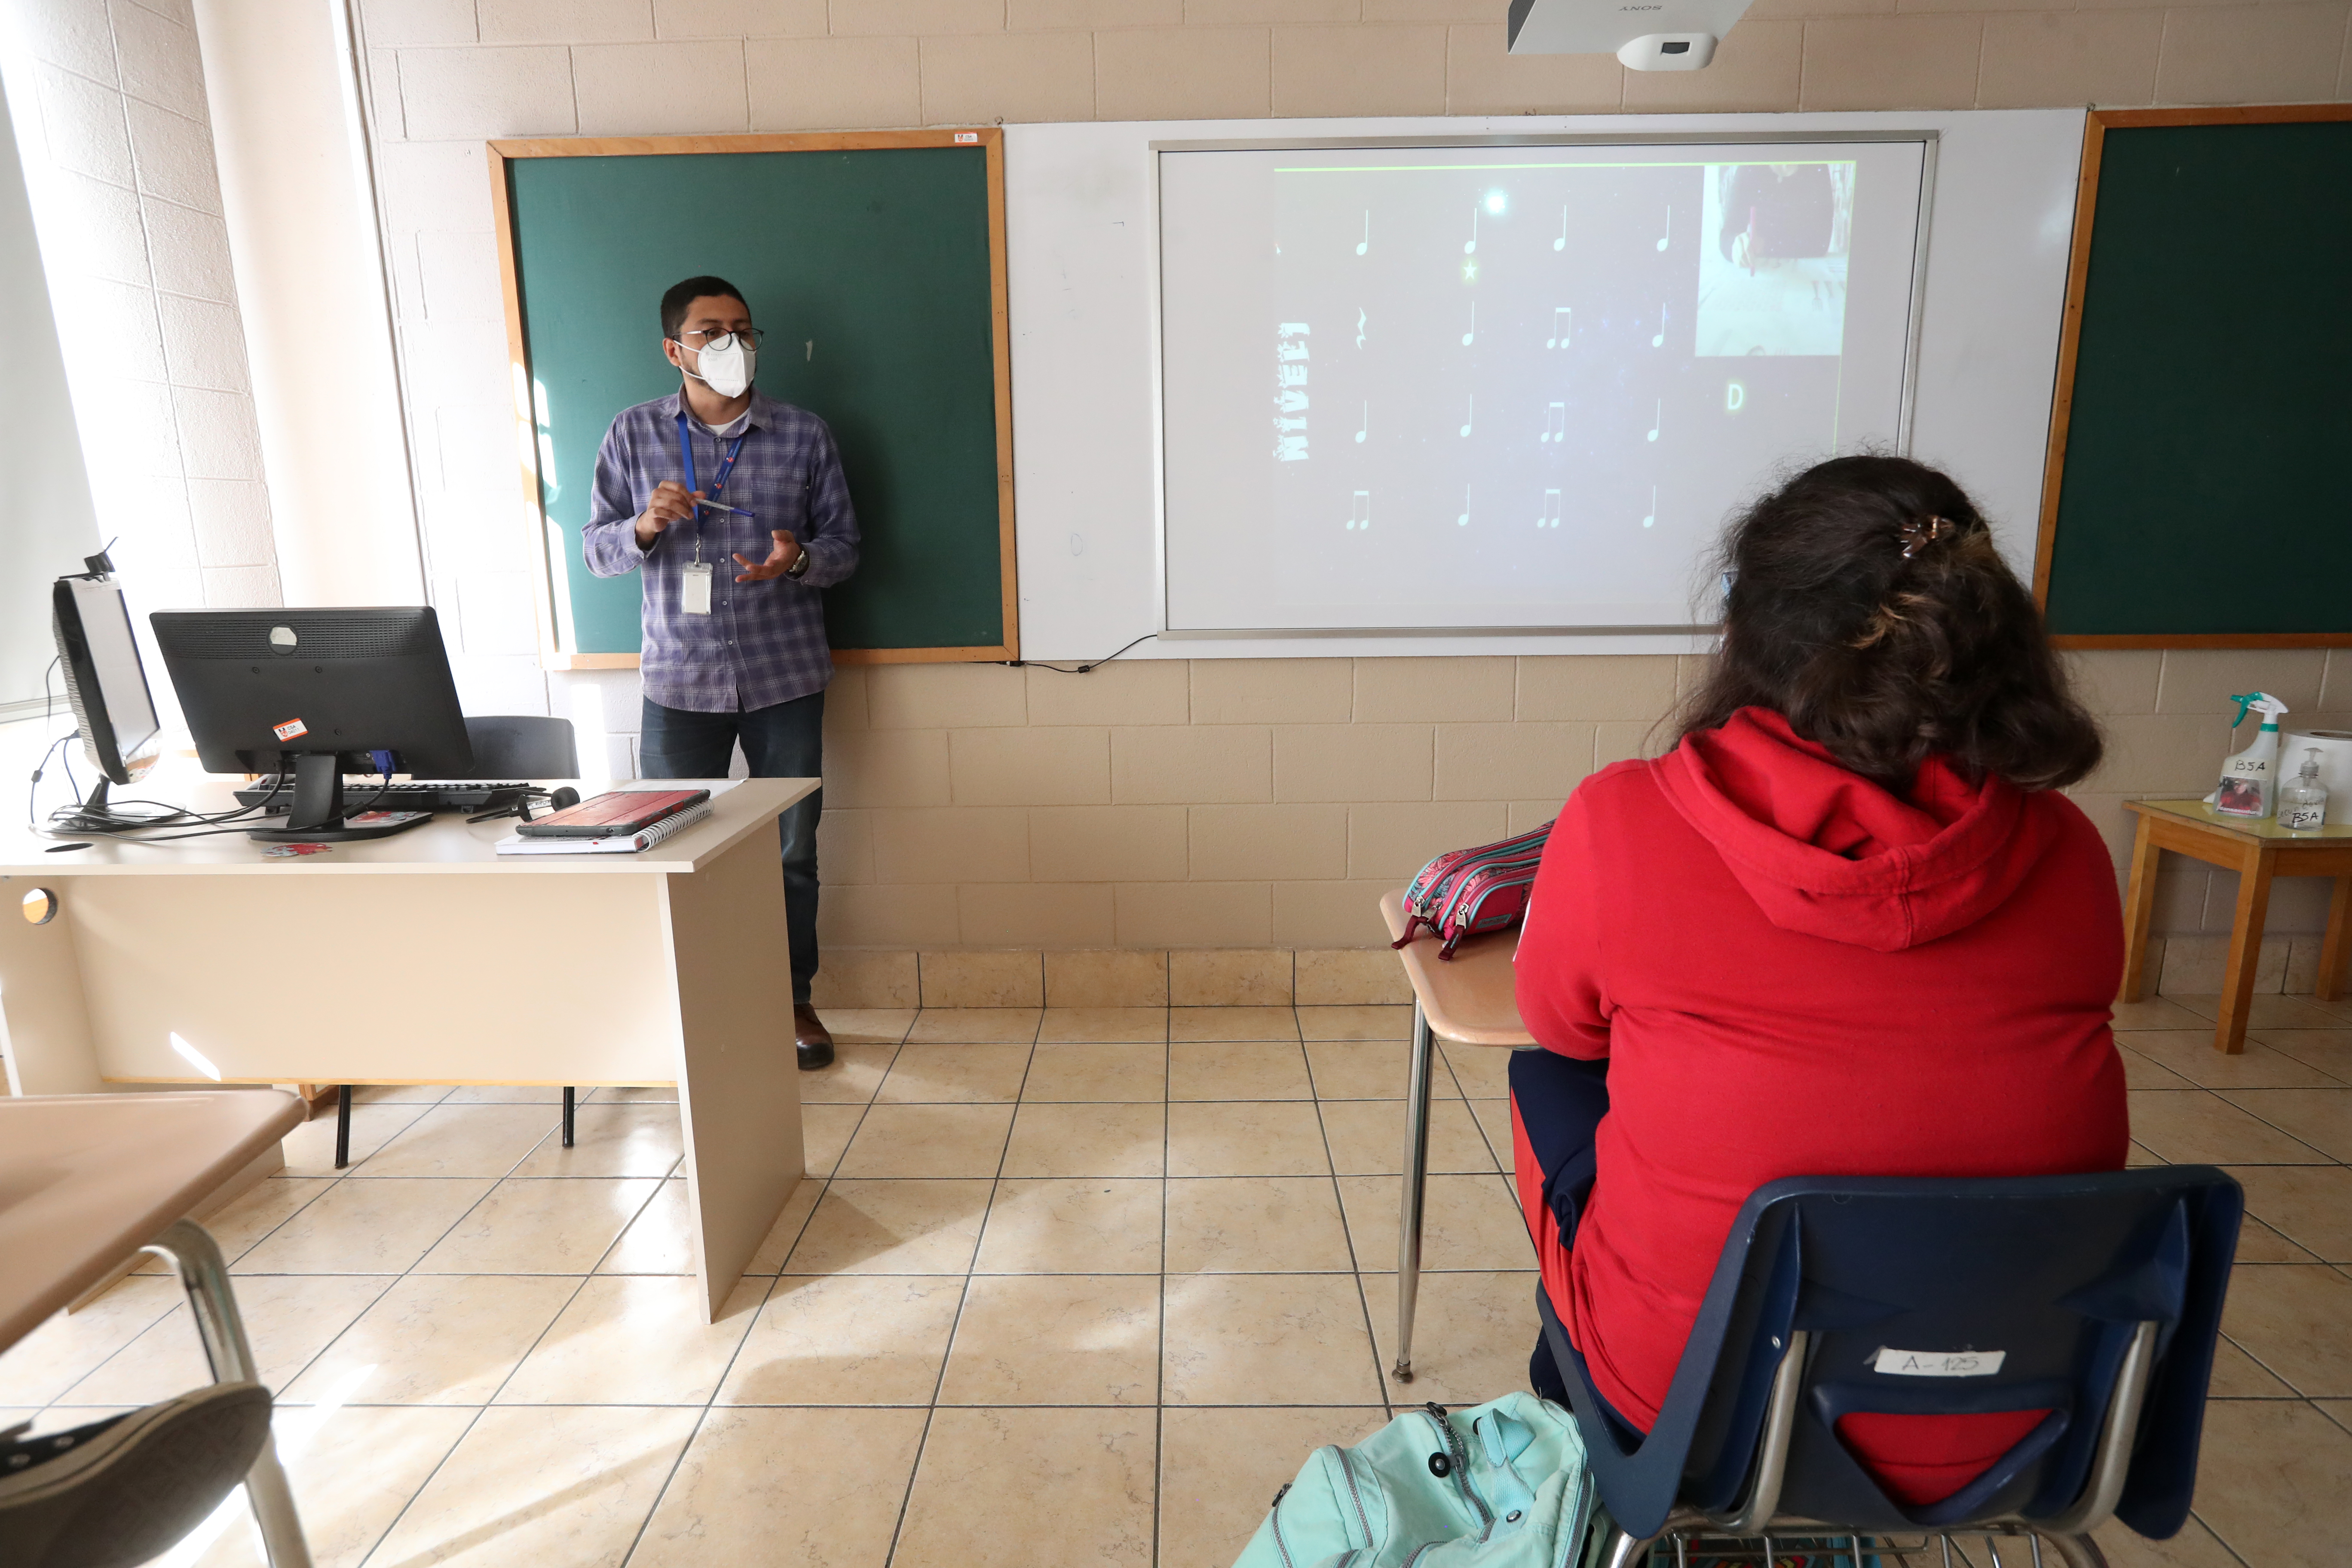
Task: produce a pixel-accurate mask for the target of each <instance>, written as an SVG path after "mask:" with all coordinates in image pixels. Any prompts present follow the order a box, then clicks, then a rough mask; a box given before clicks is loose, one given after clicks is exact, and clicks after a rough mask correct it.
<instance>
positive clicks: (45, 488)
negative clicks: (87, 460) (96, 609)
mask: <svg viewBox="0 0 2352 1568" xmlns="http://www.w3.org/2000/svg"><path fill="white" fill-rule="evenodd" d="M0 343H5V344H6V345H7V352H6V353H0V561H5V562H6V563H7V569H6V570H5V572H0V722H5V719H6V716H7V714H8V712H9V710H10V709H11V708H12V707H17V706H19V705H22V706H26V707H29V706H32V705H34V704H37V703H38V702H39V701H40V700H41V691H42V685H43V680H42V672H43V670H44V669H46V668H47V666H48V663H49V658H50V656H51V653H52V650H53V649H52V644H51V642H50V638H49V611H48V601H49V583H50V580H51V579H52V578H55V577H57V576H59V575H60V574H64V573H68V572H79V571H80V570H81V557H83V556H85V555H87V554H89V552H91V551H93V550H96V549H97V548H98V545H99V538H98V524H97V522H96V521H95V520H94V519H93V517H92V514H91V511H90V504H89V478H88V476H87V475H85V474H84V473H83V471H82V466H81V447H80V445H79V442H78V441H77V440H76V438H75V436H74V426H73V409H72V406H71V405H70V404H69V403H68V401H67V394H66V370H65V363H64V360H63V358H62V357H61V355H60V354H59V353H58V331H57V323H56V321H54V320H53V319H52V318H51V316H50V314H49V286H48V281H47V279H45V278H43V277H42V275H41V252H40V245H39V242H38V241H37V239H36V238H35V237H34V235H33V209H32V207H31V206H30V205H28V204H27V203H26V200H25V181H24V177H23V175H22V174H20V173H19V166H18V163H17V159H16V134H15V132H12V131H11V130H10V129H9V124H8V118H7V113H6V93H5V90H0Z"/></svg>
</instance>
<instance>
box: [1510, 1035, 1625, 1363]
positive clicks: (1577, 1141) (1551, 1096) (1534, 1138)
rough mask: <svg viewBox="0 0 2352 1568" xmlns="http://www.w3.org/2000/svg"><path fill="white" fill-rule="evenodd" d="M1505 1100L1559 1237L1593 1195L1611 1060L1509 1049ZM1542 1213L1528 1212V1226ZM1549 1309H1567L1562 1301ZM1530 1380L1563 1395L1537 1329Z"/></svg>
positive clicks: (1565, 1237)
mask: <svg viewBox="0 0 2352 1568" xmlns="http://www.w3.org/2000/svg"><path fill="white" fill-rule="evenodd" d="M1511 1102H1512V1103H1513V1104H1514V1105H1516V1106H1517V1107H1518V1110H1519V1125H1520V1126H1522V1127H1524V1128H1526V1129H1527V1133H1528V1152H1531V1153H1532V1154H1534V1155H1535V1158H1536V1168H1537V1169H1538V1170H1539V1171H1541V1172H1542V1173H1543V1176H1544V1180H1543V1198H1544V1206H1545V1207H1546V1209H1548V1210H1549V1218H1550V1221H1551V1223H1552V1224H1554V1225H1556V1226H1559V1237H1560V1241H1561V1243H1562V1244H1563V1245H1568V1244H1572V1243H1573V1242H1574V1240H1575V1237H1576V1222H1577V1217H1578V1215H1580V1214H1581V1213H1582V1212H1583V1210H1584V1207H1585V1205H1586V1203H1587V1201H1588V1200H1589V1199H1590V1198H1591V1195H1592V1140H1593V1135H1594V1134H1595V1133H1596V1132H1598V1131H1600V1128H1601V1118H1602V1117H1604V1116H1606V1115H1608V1114H1609V1063H1608V1062H1607V1060H1605V1059H1603V1060H1601V1061H1597V1062H1587V1061H1579V1060H1577V1059H1576V1058H1574V1057H1564V1056H1561V1055H1559V1053H1558V1052H1555V1051H1546V1050H1533V1051H1513V1052H1512V1053H1511ZM1545 1217H1546V1216H1545V1215H1532V1214H1531V1215H1528V1227H1529V1228H1530V1229H1532V1228H1534V1227H1535V1226H1538V1225H1539V1224H1541V1223H1543V1221H1544V1219H1545ZM1552 1307H1553V1310H1557V1311H1561V1312H1562V1321H1566V1314H1565V1311H1564V1310H1563V1309H1562V1306H1561V1303H1559V1302H1558V1301H1554V1302H1553V1303H1552ZM1528 1386H1529V1387H1531V1388H1533V1389H1534V1390H1535V1391H1536V1393H1538V1394H1541V1395H1543V1397H1545V1398H1546V1399H1549V1400H1550V1401H1551V1402H1552V1403H1553V1404H1555V1405H1566V1404H1567V1403H1568V1384H1567V1381H1566V1379H1564V1378H1563V1377H1562V1376H1561V1375H1560V1371H1559V1366H1558V1365H1557V1364H1556V1363H1554V1362H1553V1360H1552V1353H1551V1347H1550V1346H1549V1344H1547V1343H1546V1342H1544V1337H1543V1333H1542V1331H1540V1330H1538V1331H1537V1334H1536V1348H1535V1353H1534V1354H1533V1355H1531V1356H1529V1357H1528Z"/></svg>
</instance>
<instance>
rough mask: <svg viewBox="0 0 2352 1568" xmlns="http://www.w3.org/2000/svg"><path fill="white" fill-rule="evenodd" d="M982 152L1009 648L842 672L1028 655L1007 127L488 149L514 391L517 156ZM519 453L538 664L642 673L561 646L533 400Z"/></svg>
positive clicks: (520, 349)
mask: <svg viewBox="0 0 2352 1568" xmlns="http://www.w3.org/2000/svg"><path fill="white" fill-rule="evenodd" d="M972 146H977V147H979V148H980V149H981V150H982V152H983V153H985V154H986V155H987V163H988V273H989V277H988V299H989V314H990V325H991V336H992V340H993V348H994V354H995V362H996V364H995V382H996V516H997V560H998V568H997V570H998V581H999V583H1000V584H1001V586H1002V592H1003V615H1004V640H1003V642H1002V643H1001V644H996V645H992V646H986V647H882V648H835V649H834V650H833V660H834V662H835V664H947V663H957V662H971V663H979V662H993V661H1009V660H1014V659H1018V658H1020V657H1021V620H1020V615H1021V595H1020V591H1019V588H1020V585H1019V584H1018V582H1017V581H1016V580H1015V576H1014V572H1015V561H1014V552H1013V340H1012V332H1011V311H1010V310H1009V308H1008V307H1007V304H1006V299H1007V286H1006V268H1005V237H1004V236H1005V231H1004V132H1003V128H1002V127H1001V126H993V125H990V126H980V127H976V128H971V129H966V130H957V129H954V128H952V127H942V128H940V129H938V130H923V131H819V132H795V133H791V134H777V135H753V136H551V137H533V138H530V139H527V140H514V141H498V142H487V143H485V149H486V152H487V154H488V155H487V157H486V159H485V162H486V163H488V166H489V175H490V208H491V212H492V215H493V216H494V217H495V219H496V226H497V231H498V244H499V289H500V291H501V293H502V294H503V296H504V299H505V302H506V317H507V360H508V363H509V367H510V370H511V372H512V375H513V384H514V385H516V386H517V387H528V386H529V385H530V358H529V355H528V354H527V353H525V352H524V346H523V320H522V293H521V289H520V284H519V281H518V279H517V275H516V274H517V268H516V264H515V236H514V214H513V211H512V210H511V207H510V206H509V202H508V199H507V192H508V179H507V173H508V164H509V163H510V162H512V161H513V160H516V159H520V158H629V157H643V156H646V155H649V154H673V155H675V154H678V153H839V152H856V151H863V150H865V149H867V148H877V147H972ZM515 422H516V425H517V426H518V429H517V437H516V447H515V449H516V451H518V452H519V453H530V454H531V456H530V459H529V460H528V461H525V462H522V463H519V464H518V465H517V467H518V468H520V473H521V480H522V489H523V505H524V515H525V516H526V517H527V518H529V519H530V521H531V525H532V530H533V533H532V538H531V540H530V551H531V560H532V562H533V563H535V568H534V570H533V571H532V573H531V584H532V596H533V598H534V600H535V601H536V603H537V606H538V615H539V641H540V654H539V658H540V665H541V668H545V669H635V668H637V659H638V656H637V655H635V654H634V653H582V652H579V651H578V650H576V649H569V648H565V647H562V646H561V638H560V637H559V636H558V627H557V617H556V614H555V593H556V586H555V581H554V578H553V576H552V567H551V563H550V562H549V559H548V552H547V542H546V521H547V518H546V511H545V510H544V501H543V498H542V495H541V489H540V483H539V459H538V455H537V454H538V430H537V426H536V424H535V423H534V420H533V416H532V410H531V408H530V399H529V397H527V396H518V399H517V405H516V408H515Z"/></svg>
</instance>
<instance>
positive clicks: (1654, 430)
mask: <svg viewBox="0 0 2352 1568" xmlns="http://www.w3.org/2000/svg"><path fill="white" fill-rule="evenodd" d="M1665 423H1666V400H1665V399H1664V398H1663V397H1662V398H1660V399H1658V408H1657V412H1656V413H1654V414H1653V415H1651V416H1650V437H1649V438H1650V439H1651V440H1653V441H1654V440H1656V439H1657V438H1658V432H1659V431H1660V430H1662V429H1664V427H1665Z"/></svg>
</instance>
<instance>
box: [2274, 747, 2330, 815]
mask: <svg viewBox="0 0 2352 1568" xmlns="http://www.w3.org/2000/svg"><path fill="white" fill-rule="evenodd" d="M2326 822H2327V786H2326V784H2321V783H2320V782H2319V748H2318V747H2317V746H2306V747H2305V748H2304V759H2303V771H2302V772H2301V773H2297V774H2296V775H2295V776H2294V777H2293V778H2291V779H2289V780H2287V781H2286V782H2285V783H2284V784H2281V785H2279V792H2278V825H2279V826H2281V827H2292V828H2294V829H2295V830H2297V831H2298V832H2301V831H2306V830H2308V829H2311V828H2314V827H2321V826H2326Z"/></svg>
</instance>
